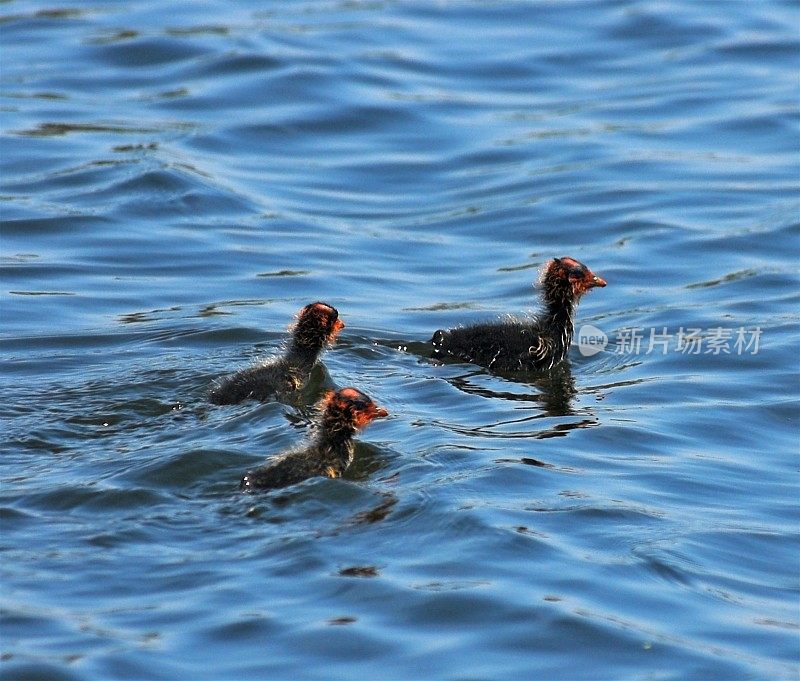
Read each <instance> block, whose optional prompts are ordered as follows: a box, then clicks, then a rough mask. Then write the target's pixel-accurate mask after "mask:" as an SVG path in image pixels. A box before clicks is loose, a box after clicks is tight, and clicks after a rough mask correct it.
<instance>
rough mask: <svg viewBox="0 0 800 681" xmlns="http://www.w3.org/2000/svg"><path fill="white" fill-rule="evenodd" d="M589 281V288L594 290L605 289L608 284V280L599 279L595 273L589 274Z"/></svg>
mask: <svg viewBox="0 0 800 681" xmlns="http://www.w3.org/2000/svg"><path fill="white" fill-rule="evenodd" d="M587 279H588V280H589V281H588V284H589V288H593V287H595V286H599V287H600V288H603V287H604V286H605V285H606V283H607V282H606V280H605V279H603V277H598V276H597V275H596V274H595V273H594V272H589V275H588V277H587Z"/></svg>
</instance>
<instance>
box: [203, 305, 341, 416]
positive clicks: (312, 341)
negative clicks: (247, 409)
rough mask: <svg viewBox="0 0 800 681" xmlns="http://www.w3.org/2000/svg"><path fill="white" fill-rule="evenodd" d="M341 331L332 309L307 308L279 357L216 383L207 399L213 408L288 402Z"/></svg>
mask: <svg viewBox="0 0 800 681" xmlns="http://www.w3.org/2000/svg"><path fill="white" fill-rule="evenodd" d="M343 328H344V322H343V321H342V320H341V319H339V313H338V312H337V310H336V308H335V307H333V306H331V305H328V304H327V303H321V302H316V303H310V304H309V305H306V306H305V307H304V308H303V309H302V310H300V312H299V314H298V315H297V322H296V323H295V325H294V328H293V329H292V339H291V341H290V343H289V346H288V348H287V349H286V352H285V353H284V354H283V355H282V356H281V357H278V358H277V359H273V360H268V361H266V362H261V363H259V364H256V365H255V366H251V367H248V368H246V369H242V370H241V371H237V372H236V373H235V374H231V375H230V376H226V377H224V378H222V379H219V380H217V381H216V382H215V384H214V385H213V386H212V387H211V391H210V393H209V399H210V400H211V402H213V403H214V404H237V403H239V402H241V401H243V400H246V399H254V400H261V401H265V400H271V399H275V398H278V399H291V397H292V396H293V395H296V394H297V393H298V392H299V391H301V390H302V389H303V388H304V387H305V386H306V385H307V384H308V381H309V378H310V377H311V370H312V369H313V368H314V365H315V364H316V363H317V361H318V360H319V356H320V354H321V353H322V351H323V350H324V349H325V348H326V347H327V346H329V345H332V344H333V343H334V342H335V341H336V337H337V336H338V335H339V332H340V331H341V330H342V329H343Z"/></svg>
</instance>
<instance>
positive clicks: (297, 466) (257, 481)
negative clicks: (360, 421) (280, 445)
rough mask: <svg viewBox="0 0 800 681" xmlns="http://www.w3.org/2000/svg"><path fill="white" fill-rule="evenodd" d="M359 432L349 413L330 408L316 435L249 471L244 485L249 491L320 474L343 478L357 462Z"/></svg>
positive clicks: (285, 484)
mask: <svg viewBox="0 0 800 681" xmlns="http://www.w3.org/2000/svg"><path fill="white" fill-rule="evenodd" d="M355 432H356V428H355V425H354V423H353V421H352V418H351V416H350V414H349V412H340V411H337V410H335V409H328V410H327V411H325V412H324V413H323V414H322V417H321V420H320V422H319V424H318V425H317V433H316V435H315V436H314V437H313V438H312V440H311V441H310V442H309V443H308V444H307V445H305V446H303V447H301V448H299V449H294V450H290V451H289V452H287V453H285V454H282V455H281V456H279V457H277V458H276V459H274V460H273V461H271V462H269V463H267V464H265V465H263V466H259V467H258V468H255V469H253V470H252V471H248V472H247V473H245V475H244V477H243V478H242V482H241V485H240V487H241V488H242V489H243V490H245V491H247V490H258V489H277V488H279V487H287V486H288V485H294V484H295V483H298V482H301V481H303V480H306V479H308V478H313V477H316V476H323V477H328V478H338V477H341V475H342V473H344V471H345V470H346V469H347V467H348V466H349V465H350V464H351V463H352V461H353V454H354V452H355V445H354V444H353V435H354V434H355Z"/></svg>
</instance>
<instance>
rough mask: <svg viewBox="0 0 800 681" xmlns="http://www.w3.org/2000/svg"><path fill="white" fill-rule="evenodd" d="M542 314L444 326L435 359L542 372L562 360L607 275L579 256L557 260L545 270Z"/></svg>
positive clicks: (434, 339)
mask: <svg viewBox="0 0 800 681" xmlns="http://www.w3.org/2000/svg"><path fill="white" fill-rule="evenodd" d="M541 283H542V305H543V310H542V313H541V314H540V315H539V316H537V317H532V318H528V319H514V318H509V319H508V320H505V321H498V322H488V323H481V324H475V325H473V326H465V327H458V328H454V329H449V330H442V329H440V330H438V331H436V332H435V333H434V334H433V337H432V338H431V340H430V342H431V344H432V345H433V357H435V358H439V359H441V358H445V357H452V358H456V359H460V360H463V361H466V362H472V363H473V364H479V365H481V366H484V367H487V368H489V369H495V370H497V371H542V370H546V369H550V368H551V367H553V366H554V365H555V364H557V363H558V362H560V361H562V360H563V359H564V358H565V357H566V356H567V352H568V351H569V346H570V344H571V343H572V335H573V332H574V314H575V307H576V306H577V304H578V301H579V300H580V298H581V296H582V295H583V294H584V293H586V292H587V291H588V290H590V289H592V288H594V287H597V286H601V287H602V286H605V285H606V282H605V280H604V279H602V278H600V277H598V276H597V275H595V274H594V273H593V272H592V271H591V270H590V269H589V268H588V267H586V265H584V264H583V263H580V262H578V261H577V260H575V259H574V258H555V259H553V260H551V261H549V262H548V263H547V264H546V265H545V267H544V270H543V273H542V278H541Z"/></svg>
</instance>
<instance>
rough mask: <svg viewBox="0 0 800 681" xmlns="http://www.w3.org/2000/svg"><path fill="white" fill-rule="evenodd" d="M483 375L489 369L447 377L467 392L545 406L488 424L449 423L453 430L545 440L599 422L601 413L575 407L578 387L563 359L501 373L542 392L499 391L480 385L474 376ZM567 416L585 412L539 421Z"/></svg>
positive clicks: (474, 433) (499, 436) (450, 381)
mask: <svg viewBox="0 0 800 681" xmlns="http://www.w3.org/2000/svg"><path fill="white" fill-rule="evenodd" d="M483 376H486V373H485V372H484V371H482V370H478V371H472V372H470V373H468V374H462V375H461V376H456V377H451V378H448V379H446V380H447V381H448V382H449V383H451V384H452V385H453V386H454V387H456V388H458V389H459V390H462V391H464V392H465V393H469V394H472V395H480V396H481V397H488V398H493V399H501V400H513V401H516V402H529V403H531V404H533V405H539V406H541V411H540V410H539V409H536V408H533V409H531V411H533V413H528V415H526V416H523V417H521V418H519V417H517V418H514V419H510V420H507V421H502V422H499V423H493V424H490V425H488V426H477V427H463V426H452V425H450V424H448V425H447V427H449V428H450V429H451V430H454V431H456V432H459V433H462V434H464V435H469V436H478V437H498V438H530V439H536V440H542V439H546V438H551V437H565V436H566V435H568V434H569V432H570V431H572V430H577V429H579V428H591V427H593V426H596V425H599V421H598V419H597V417H596V416H595V415H594V414H593V413H592V412H591V411H589V410H587V409H581V410H575V409H574V408H573V407H572V399H573V398H574V397H575V395H577V393H578V391H577V388H576V387H575V381H574V380H573V378H572V373H571V371H570V367H569V363H568V362H562V363H561V364H560V365H558V366H556V367H553V368H552V369H550V370H549V371H547V372H542V373H525V374H523V373H520V372H514V373H512V374H509V375H508V376H503V375H502V374H501V377H502V378H504V379H506V380H509V381H514V382H515V383H522V384H527V385H530V386H533V387H535V388H537V389H538V392H532V393H529V392H526V393H517V392H511V391H498V390H493V389H491V388H487V387H486V386H485V385H477V384H476V382H475V380H474V379H475V378H476V377H483ZM565 416H581V417H582V418H580V419H579V420H577V421H574V420H573V421H567V422H563V421H562V422H559V423H555V424H552V425H549V426H547V427H545V428H541V426H540V425H538V424H541V422H542V420H543V419H544V420H545V422H547V420H548V419H553V418H562V417H565ZM442 425H445V424H442ZM537 425H538V427H537ZM525 463H531V464H533V465H547V464H544V463H542V462H539V461H535V460H530V461H525Z"/></svg>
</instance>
